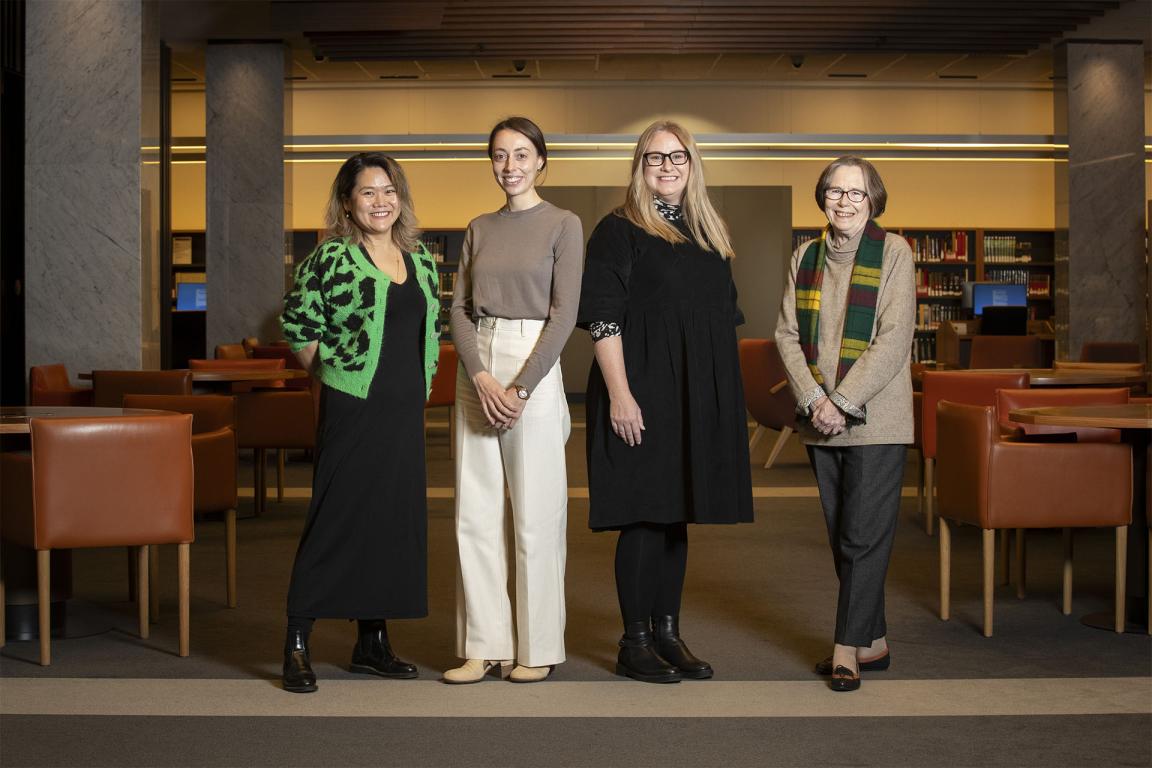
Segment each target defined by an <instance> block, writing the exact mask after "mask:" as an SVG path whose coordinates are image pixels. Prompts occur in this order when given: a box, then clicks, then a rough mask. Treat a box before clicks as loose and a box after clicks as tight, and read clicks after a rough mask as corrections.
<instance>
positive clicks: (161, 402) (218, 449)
mask: <svg viewBox="0 0 1152 768" xmlns="http://www.w3.org/2000/svg"><path fill="white" fill-rule="evenodd" d="M124 407H125V408H154V409H156V410H161V411H177V412H178V413H187V414H190V415H191V416H192V459H193V464H194V472H193V477H194V479H195V483H194V487H195V493H194V496H193V508H194V509H195V511H196V512H198V513H215V512H222V513H224V572H225V577H226V584H227V586H226V588H225V595H226V598H227V604H228V607H229V608H235V607H236V431H235V424H236V402H235V400H234V399H233V398H232V397H231V396H229V395H189V396H183V395H125V397H124ZM155 554H156V550H152V555H153V556H152V557H151V558H150V559H151V561H152V570H153V573H155V572H156V560H157V558H156V557H155ZM152 594H153V595H154V596H158V595H159V590H157V589H153V590H152ZM152 613H153V615H155V614H156V613H157V610H156V602H155V600H154V601H153V611H152Z"/></svg>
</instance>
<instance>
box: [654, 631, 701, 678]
mask: <svg viewBox="0 0 1152 768" xmlns="http://www.w3.org/2000/svg"><path fill="white" fill-rule="evenodd" d="M652 635H653V638H654V644H655V646H656V652H657V653H659V654H660V656H661V658H664V659H666V660H667V661H668V663H669V664H671V665H672V666H674V667H676V669H678V670H680V674H681V675H683V676H684V677H686V678H690V679H692V680H705V679H707V678H709V677H712V665H711V664H709V663H708V662H706V661H701V660H700V659H698V658H696V657H695V656H693V655H692V651H690V650H688V646H686V645H684V641H683V640H681V639H680V617H679V616H653V617H652Z"/></svg>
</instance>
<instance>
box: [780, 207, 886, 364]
mask: <svg viewBox="0 0 1152 768" xmlns="http://www.w3.org/2000/svg"><path fill="white" fill-rule="evenodd" d="M884 235H885V232H884V230H883V229H881V228H880V225H879V224H877V223H876V222H875V221H872V220H869V221H868V224H867V225H865V227H864V236H863V237H862V238H861V239H860V248H859V250H857V251H856V261H855V263H854V264H853V265H852V280H851V283H850V284H849V286H848V307H847V309H846V310H845V312H844V331H843V333H842V334H841V337H840V338H841V340H840V364H839V365H838V366H837V368H836V381H837V382H841V381H843V380H844V376H845V375H846V374H847V373H848V370H849V369H850V368H851V367H852V364H853V363H855V362H856V360H857V359H858V358H859V357H860V355H862V354H864V350H865V349H867V348H868V344H869V343H870V342H871V341H872V325H873V324H874V323H875V320H876V297H877V295H878V294H879V292H880V268H881V267H882V266H883V263H884ZM826 240H827V238H826V237H820V238H819V239H818V240H816V241H815V242H813V243H812V244H811V245H809V246H808V250H806V251H805V252H804V256H803V258H801V259H800V267H799V268H798V269H797V271H796V321H797V323H798V325H799V326H800V328H799V331H800V348H801V349H803V350H804V357H805V359H807V361H808V368H809V370H811V371H812V375H813V376H814V377H815V379H816V382H817V383H818V384H823V383H824V377H823V375H821V373H820V369H819V368H817V367H816V361H817V355H818V353H819V349H818V347H819V341H820V291H821V284H822V283H823V282H824V263H825V258H826V254H825V250H826V248H827V245H826Z"/></svg>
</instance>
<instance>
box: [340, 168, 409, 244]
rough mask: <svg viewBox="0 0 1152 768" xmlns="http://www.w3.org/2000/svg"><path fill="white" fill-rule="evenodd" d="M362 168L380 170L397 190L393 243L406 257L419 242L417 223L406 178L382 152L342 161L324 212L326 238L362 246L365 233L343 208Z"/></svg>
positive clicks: (350, 197)
mask: <svg viewBox="0 0 1152 768" xmlns="http://www.w3.org/2000/svg"><path fill="white" fill-rule="evenodd" d="M365 168H379V169H381V170H382V171H384V173H386V174H388V178H389V179H390V180H391V181H392V186H394V187H396V200H397V203H398V204H399V206H398V207H399V210H398V211H397V213H398V215H397V216H396V223H395V224H393V225H392V242H394V243H395V244H396V246H397V247H399V248H400V250H401V251H404V252H406V253H409V252H411V251H413V250H415V248H416V243H417V241H419V239H420V229H419V227H418V225H417V223H416V213H415V211H413V209H412V194H411V192H409V189H408V177H407V176H405V175H404V169H403V168H401V167H400V164H399V163H398V162H396V161H395V160H393V159H392V158H391V157H389V156H388V155H386V154H384V153H383V152H358V153H357V154H355V155H352V157H350V158H348V159H347V160H345V161H344V164H343V165H342V166H340V170H339V171H338V172H337V173H336V178H335V179H333V181H332V189H331V190H330V191H329V193H328V205H327V208H326V209H325V211H324V226H325V227H326V228H327V230H328V237H347V238H349V239H350V240H351V241H352V242H354V243H356V244H357V245H359V244H361V243H363V242H364V233H363V232H362V231H361V230H360V227H358V226H356V222H354V221H353V220H352V218H351V217H350V216H348V211H347V210H346V209H345V208H344V205H345V204H346V203H349V202H350V201H351V200H352V194H353V193H354V192H355V191H356V177H357V176H359V175H360V172H361V171H363V170H364V169H365Z"/></svg>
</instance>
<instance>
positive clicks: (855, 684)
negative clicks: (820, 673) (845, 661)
mask: <svg viewBox="0 0 1152 768" xmlns="http://www.w3.org/2000/svg"><path fill="white" fill-rule="evenodd" d="M828 687H829V688H831V689H832V690H834V691H836V692H838V693H843V692H845V691H856V690H859V688H860V673H859V672H853V671H852V670H850V669H848V667H842V666H837V667H836V669H834V670H832V679H831V680H829V681H828Z"/></svg>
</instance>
